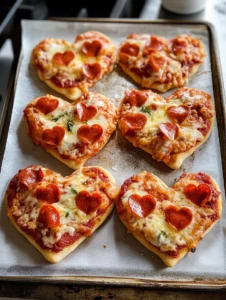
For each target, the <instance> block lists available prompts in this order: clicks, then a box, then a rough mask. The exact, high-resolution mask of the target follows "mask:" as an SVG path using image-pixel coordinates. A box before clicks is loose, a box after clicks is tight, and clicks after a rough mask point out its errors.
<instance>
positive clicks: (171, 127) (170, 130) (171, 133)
mask: <svg viewBox="0 0 226 300" xmlns="http://www.w3.org/2000/svg"><path fill="white" fill-rule="evenodd" d="M159 129H160V131H161V132H162V133H163V134H164V135H165V136H166V137H167V138H168V139H170V140H174V139H175V138H176V137H177V135H178V127H177V125H176V124H173V123H171V122H166V123H161V124H159Z"/></svg>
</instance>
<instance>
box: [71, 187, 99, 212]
mask: <svg viewBox="0 0 226 300" xmlns="http://www.w3.org/2000/svg"><path fill="white" fill-rule="evenodd" d="M75 202H76V205H77V207H78V208H79V209H80V210H81V211H83V212H84V213H85V214H87V215H88V214H90V213H92V212H94V211H96V210H97V208H98V207H99V206H100V204H101V202H102V199H101V195H100V194H98V193H96V192H95V193H92V194H90V193H89V192H87V191H81V192H79V193H78V195H77V196H76V198H75Z"/></svg>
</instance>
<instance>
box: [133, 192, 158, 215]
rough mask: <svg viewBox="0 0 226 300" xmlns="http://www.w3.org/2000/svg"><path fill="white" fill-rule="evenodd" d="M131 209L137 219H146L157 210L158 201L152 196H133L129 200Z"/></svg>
mask: <svg viewBox="0 0 226 300" xmlns="http://www.w3.org/2000/svg"><path fill="white" fill-rule="evenodd" d="M128 204H129V208H130V210H131V211H132V213H134V214H135V215H136V216H137V217H139V218H146V217H147V216H148V215H150V213H151V212H152V211H153V210H154V209H155V206H156V201H155V199H154V197H152V196H151V195H145V196H143V197H141V196H139V195H137V194H133V195H131V196H130V197H129V200H128Z"/></svg>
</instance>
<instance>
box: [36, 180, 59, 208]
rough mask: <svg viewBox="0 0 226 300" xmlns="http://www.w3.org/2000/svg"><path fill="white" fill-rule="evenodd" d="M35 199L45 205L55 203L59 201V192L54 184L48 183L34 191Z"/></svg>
mask: <svg viewBox="0 0 226 300" xmlns="http://www.w3.org/2000/svg"><path fill="white" fill-rule="evenodd" d="M36 198H37V199H38V200H39V201H41V202H45V203H47V204H48V203H49V204H52V203H55V202H58V201H59V199H60V190H59V188H58V186H57V185H56V184H53V183H50V184H48V185H47V186H45V187H39V188H37V190H36Z"/></svg>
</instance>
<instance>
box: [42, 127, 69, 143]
mask: <svg viewBox="0 0 226 300" xmlns="http://www.w3.org/2000/svg"><path fill="white" fill-rule="evenodd" d="M64 134H65V129H64V128H63V127H61V126H54V127H53V128H52V129H45V130H44V131H43V133H42V139H43V141H44V142H45V143H46V144H48V145H51V146H58V145H59V144H60V142H61V141H62V139H63V137H64Z"/></svg>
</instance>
